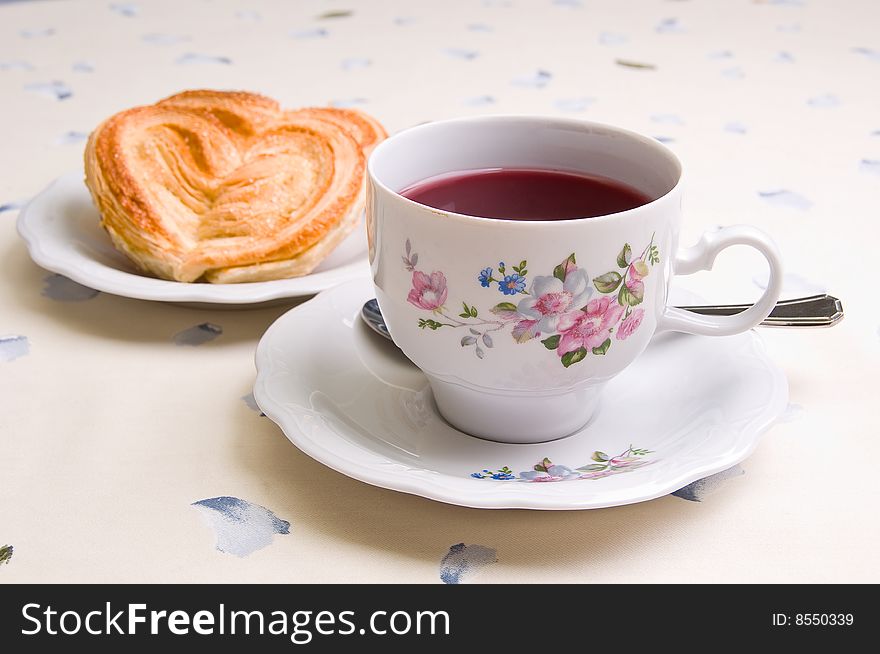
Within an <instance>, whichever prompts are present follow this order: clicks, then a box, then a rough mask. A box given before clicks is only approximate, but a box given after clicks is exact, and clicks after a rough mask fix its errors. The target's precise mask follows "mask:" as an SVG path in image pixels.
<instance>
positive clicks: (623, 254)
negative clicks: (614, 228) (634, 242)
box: [617, 243, 633, 268]
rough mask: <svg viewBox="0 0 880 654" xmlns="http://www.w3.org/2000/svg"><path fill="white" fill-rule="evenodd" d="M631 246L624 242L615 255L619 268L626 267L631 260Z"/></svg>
mask: <svg viewBox="0 0 880 654" xmlns="http://www.w3.org/2000/svg"><path fill="white" fill-rule="evenodd" d="M632 254H633V251H632V248H631V247H630V246H629V243H625V244H624V246H623V249H622V250H621V251H620V254H618V255H617V265H618V266H619V267H621V268H626V267H627V266H628V265H629V262H630V261H631V260H632Z"/></svg>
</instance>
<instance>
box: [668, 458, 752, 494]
mask: <svg viewBox="0 0 880 654" xmlns="http://www.w3.org/2000/svg"><path fill="white" fill-rule="evenodd" d="M744 474H746V471H745V470H743V469H742V468H741V467H740V466H739V465H735V466H733V467H732V468H728V469H727V470H723V471H722V472H719V473H716V474H714V475H709V476H708V477H704V478H703V479H698V480H697V481H695V482H692V483H690V484H688V485H687V486H685V487H684V488H679V489H678V490H677V491H675V492H674V493H672V495H675V496H676V497H680V498H681V499H683V500H688V501H689V502H702V501H703V499H704V498H705V497H706V496H707V495H709V494H711V493H714V492H715V491H716V490H718V489H719V488H721V486H722V485H724V482H726V481H728V480H730V479H734V478H735V477H742V476H743V475H744Z"/></svg>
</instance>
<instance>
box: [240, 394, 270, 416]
mask: <svg viewBox="0 0 880 654" xmlns="http://www.w3.org/2000/svg"><path fill="white" fill-rule="evenodd" d="M241 401H242V402H244V403H245V405H246V406H247V408H248V409H250V410H251V411H253V412H255V413H259V414H260V415H261V416H265V415H266V414H265V413H263V412H262V411H260V405H259V404H257V400H256V399H255V398H254V394H253V393H248V394H247V395H242V396H241Z"/></svg>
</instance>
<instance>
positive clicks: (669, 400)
mask: <svg viewBox="0 0 880 654" xmlns="http://www.w3.org/2000/svg"><path fill="white" fill-rule="evenodd" d="M372 295H373V289H372V286H371V284H370V282H369V281H368V280H366V279H364V280H357V281H354V282H350V283H347V284H344V285H342V286H338V287H336V288H333V289H331V290H328V291H325V292H323V293H321V294H320V295H318V296H317V297H316V298H314V299H313V300H310V301H309V302H306V303H305V304H303V305H301V306H299V307H297V308H294V309H292V310H290V311H289V312H287V313H286V314H284V315H283V316H282V317H281V318H279V319H278V320H277V321H276V322H275V323H274V324H273V325H272V326H271V327H270V328H269V330H268V331H267V332H266V333H265V335H264V336H263V338H262V340H261V341H260V344H259V346H258V347H257V353H256V365H257V381H256V385H255V387H254V397H255V398H256V401H257V404H259V406H260V408H261V409H262V411H263V412H264V413H265V414H266V415H267V416H269V418H271V419H272V420H274V421H275V422H276V423H278V424H279V425H280V426H281V428H282V429H283V431H284V433H285V435H286V436H287V437H288V438H289V439H290V440H291V442H293V444H294V445H296V446H297V447H298V448H300V449H301V450H302V451H303V452H305V453H306V454H308V455H309V456H311V457H313V458H314V459H317V460H318V461H320V462H321V463H324V464H325V465H327V466H329V467H331V468H333V469H335V470H338V471H339V472H341V473H343V474H345V475H348V476H350V477H354V478H355V479H359V480H361V481H365V482H367V483H369V484H374V485H376V486H382V487H384V488H390V489H394V490H398V491H403V492H406V493H413V494H416V495H421V496H423V497H428V498H431V499H434V500H439V501H441V502H448V503H451V504H459V505H462V506H469V507H480V508H528V509H593V508H600V507H608V506H616V505H620V504H629V503H632V502H641V501H644V500H650V499H653V498H655V497H659V496H662V495H666V494H668V493H670V492H673V491H675V490H678V489H679V488H681V487H683V486H685V485H687V484H689V483H690V482H692V481H696V480H697V479H701V478H703V477H706V476H708V475H711V474H713V473H716V472H720V471H722V470H725V469H727V468H730V467H731V466H733V465H734V464H736V463H738V462H740V461H742V460H743V459H744V458H746V457H747V456H748V455H749V454H750V453H751V452H752V450H753V449H754V448H755V446H756V445H757V442H758V438H759V436H760V434H761V432H763V431H764V430H765V429H767V428H768V427H769V426H770V425H771V424H772V423H773V422H774V420H775V419H776V418H777V416H779V415H780V414H781V413H782V411H783V410H784V409H785V407H786V404H787V400H788V384H787V382H786V379H785V376H784V375H783V373H782V372H781V371H780V370H779V368H777V367H776V366H775V365H774V364H773V363H772V362H771V361H770V359H769V358H768V357H767V355H766V353H765V351H764V347H763V344H762V342H761V340H760V338H759V337H758V335H757V334H756V333H754V332H748V333H745V334H741V335H738V336H731V337H725V338H709V337H699V336H686V335H678V334H668V335H663V336H660V337H658V338H656V339H655V340H654V341H653V342H652V344H651V345H650V346H649V348H648V350H647V351H646V352H645V353H644V354H643V355H642V356H641V357H640V358H639V359H638V360H637V361H636V362H635V363H634V364H633V365H632V366H630V367H629V368H628V369H627V370H625V371H624V372H623V373H621V374H620V375H619V376H618V377H616V378H614V379H613V380H612V381H611V382H610V383H609V384H608V386H607V388H606V389H605V391H604V394H603V396H602V404H601V406H600V409H599V413H598V415H597V416H596V417H595V418H594V419H593V421H592V422H591V423H590V424H589V425H588V426H587V427H585V428H584V429H583V430H581V431H580V432H578V433H576V434H574V435H572V436H569V437H568V438H564V439H561V440H558V441H554V442H551V443H543V444H537V445H509V444H503V443H494V442H490V441H485V440H481V439H478V438H474V437H472V436H468V435H466V434H463V433H461V432H459V431H457V430H455V429H454V428H452V427H451V426H449V425H448V424H447V423H446V422H444V421H443V419H442V418H441V417H440V416H439V414H438V413H437V411H436V408H435V407H434V402H433V399H432V396H431V391H430V388H429V386H428V383H427V380H426V379H425V377H424V375H423V374H422V372H421V371H420V370H419V369H418V368H416V367H415V366H414V365H413V364H411V363H410V362H409V360H408V359H406V358H405V357H404V356H403V354H402V353H400V352H399V351H398V350H397V349H396V347H395V346H394V345H393V344H391V343H390V342H389V341H387V340H385V339H383V338H382V337H380V336H378V335H376V334H374V333H373V332H371V331H370V330H369V328H367V327H366V326H365V325H364V324H362V322H361V320H360V319H359V317H358V313H359V312H360V309H361V305H362V304H363V302H364V301H365V300H367V299H368V298H370V297H372ZM465 355H466V354H465V353H463V354H462V356H465ZM545 458H546V459H549V462H545V461H544V460H545ZM536 465H538V466H539V467H542V468H544V470H536ZM505 466H506V468H505ZM523 473H524V474H523ZM493 474H494V478H493ZM476 477H480V478H476ZM538 482H545V483H538Z"/></svg>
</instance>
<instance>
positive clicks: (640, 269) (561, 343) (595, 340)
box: [403, 236, 660, 368]
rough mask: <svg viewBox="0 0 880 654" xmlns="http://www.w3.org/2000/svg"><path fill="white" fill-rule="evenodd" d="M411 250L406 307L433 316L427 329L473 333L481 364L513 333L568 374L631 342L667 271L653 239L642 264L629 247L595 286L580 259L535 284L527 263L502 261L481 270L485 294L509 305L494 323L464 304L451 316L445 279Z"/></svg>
mask: <svg viewBox="0 0 880 654" xmlns="http://www.w3.org/2000/svg"><path fill="white" fill-rule="evenodd" d="M405 250H406V255H405V256H404V257H403V264H404V267H405V268H406V270H407V271H409V272H411V273H412V288H411V289H410V291H409V294H408V295H407V298H406V299H407V301H408V302H409V303H410V304H412V305H413V306H415V307H417V308H419V309H421V310H423V311H430V312H431V317H426V318H419V322H418V326H419V327H420V328H421V329H430V330H432V331H437V330H438V329H441V328H447V327H448V328H452V329H467V334H466V335H465V336H463V337H462V338H461V346H462V347H466V348H473V352H474V354H475V355H476V356H477V357H478V358H480V359H482V358H484V357H485V356H486V350H488V349H491V348H492V347H494V344H495V341H494V336H495V335H497V334H498V333H505V332H509V333H510V336H511V337H512V338H513V340H514V341H515V342H517V343H526V342H528V341H531V340H533V339H539V340H540V343H541V344H542V345H544V347H545V348H547V349H548V350H552V351H555V352H556V355H557V356H558V357H559V360H560V363H561V364H562V365H563V366H565V367H566V368H568V367H569V366H572V365H574V364H576V363H578V362H580V361H583V360H584V359H586V358H587V357H588V356H589V355H591V354H592V355H593V356H604V355H605V354H606V353H607V352H608V350H609V348H610V347H611V345H612V343H613V342H614V341H615V340H617V341H623V340H626V339H627V338H629V337H630V336H632V335H633V334H634V333H635V332H636V331H637V330H638V328H639V326H640V325H641V324H642V320H643V318H644V316H645V311H644V309H642V308H641V307H638V305H639V304H641V303H642V302H643V301H644V299H645V282H644V278H645V277H647V276H648V275H649V274H650V272H651V268H652V267H653V266H654V265H656V264H658V263H660V252H659V250H658V248H657V246H656V245H654V237H653V236H652V237H651V241H650V243H648V245H647V246H646V247H645V249H644V250H643V251H642V253H641V254H640V255H639V256H638V257H637V258H633V252H632V248H631V247H630V245H629V243H625V244H624V245H623V248H621V250H620V252H619V253H618V255H617V270H611V271H609V272H606V273H604V274H602V275H599V276H598V277H594V278H592V279H590V276H589V274H588V273H587V271H586V269H585V268H580V267H578V265H577V260H576V257H575V254H574V253H572V254H570V255H569V256H568V257H567V258H566V259H565V260H564V261H563V262H562V263H560V264H559V265H557V266H556V267H555V268H553V271H552V274H549V275H535V276H534V277H532V278H531V280H530V279H529V270H528V261H527V260H526V259H523V260H522V261H520V262H519V263H518V264H514V265H513V266H507V265H506V264H505V263H504V262H503V261H500V262H498V265H497V266H487V267H485V268H483V269H481V270H480V271H479V273H478V274H477V276H476V280H477V282H478V283H479V285H480V286H481V287H482V288H485V289H495V290H497V291H498V292H499V293H501V294H502V296H505V297H506V298H507V299H505V300H504V301H502V302H498V303H497V304H495V305H494V306H492V307H491V308H489V309H488V314H490V315H487V311H486V310H485V309H484V310H483V314H482V315H481V314H480V310H479V309H478V308H477V306H476V305H473V304H468V303H467V302H464V301H463V302H462V303H461V310H460V311H459V310H458V309H455V310H450V309H449V308H448V307H447V306H446V301H447V299H448V295H449V289H448V288H447V285H446V275H445V274H444V273H443V272H442V271H439V270H435V271H433V272H431V273H426V272H423V271H421V270H419V269H418V268H417V267H416V266H417V265H418V262H419V255H418V254H417V253H415V252H413V251H412V243H410V240H409V239H407V240H406V244H405ZM594 296H595V297H594ZM514 299H515V300H516V302H514V301H513V300H514Z"/></svg>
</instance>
